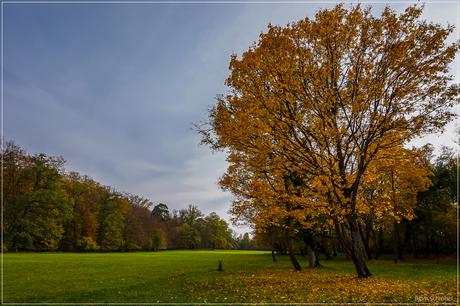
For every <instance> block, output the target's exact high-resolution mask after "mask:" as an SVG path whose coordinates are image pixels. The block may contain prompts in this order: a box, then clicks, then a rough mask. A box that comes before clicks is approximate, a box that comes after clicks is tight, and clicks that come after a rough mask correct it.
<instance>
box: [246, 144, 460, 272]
mask: <svg viewBox="0 0 460 306" xmlns="http://www.w3.org/2000/svg"><path fill="white" fill-rule="evenodd" d="M426 162H427V164H428V167H429V170H430V171H429V172H430V173H431V175H430V177H429V180H430V181H429V188H427V189H426V190H424V191H421V192H417V193H416V202H415V205H414V206H413V208H412V213H411V214H407V215H405V216H403V217H400V218H398V219H395V216H394V214H393V213H389V214H388V215H386V216H385V215H383V216H382V215H379V214H378V212H377V211H370V212H369V213H368V214H366V215H363V216H361V218H360V219H359V220H358V226H359V232H360V234H361V235H362V237H363V242H364V247H365V249H366V254H367V257H368V259H378V258H382V257H383V256H384V257H386V258H389V257H390V258H392V259H393V260H394V261H395V262H398V261H399V260H404V258H405V257H406V255H409V256H412V257H415V258H417V257H425V258H428V257H430V256H438V255H452V254H455V252H456V251H457V221H458V219H457V218H458V204H457V203H458V199H457V197H458V195H457V188H458V176H457V175H458V162H457V160H456V157H455V153H454V151H453V150H452V149H450V148H448V147H443V148H442V152H441V154H440V155H439V156H438V157H437V158H436V159H434V161H433V162H430V161H429V160H427V161H426ZM380 183H381V184H383V181H381V182H380ZM404 184H413V181H407V182H404V181H402V179H400V181H399V185H404ZM367 192H368V193H369V194H372V193H373V192H375V190H370V189H369V190H367ZM404 198H408V195H407V194H401V195H400V199H404ZM399 205H400V206H401V207H403V206H404V205H409V204H407V203H402V202H400V203H399ZM410 205H413V204H410ZM255 233H256V235H255V237H254V243H257V244H258V245H263V246H266V247H268V248H271V249H272V250H273V252H274V253H277V254H288V253H289V240H288V239H286V229H283V228H280V227H274V226H272V227H266V226H265V227H261V226H258V227H256V232H255ZM291 237H293V239H292V246H291V247H292V252H293V253H297V254H301V255H303V256H308V257H309V259H310V266H312V267H315V266H318V265H319V259H318V258H319V255H320V254H323V256H324V257H325V258H327V259H333V258H335V257H336V256H337V255H338V254H340V253H342V254H345V255H346V251H345V250H344V249H343V245H342V243H341V241H340V239H339V237H338V236H337V234H336V231H335V228H334V226H326V227H324V228H323V229H322V230H320V231H314V232H313V231H309V230H305V229H302V227H301V226H298V228H297V231H296V234H295V235H291ZM346 256H347V255H346Z"/></svg>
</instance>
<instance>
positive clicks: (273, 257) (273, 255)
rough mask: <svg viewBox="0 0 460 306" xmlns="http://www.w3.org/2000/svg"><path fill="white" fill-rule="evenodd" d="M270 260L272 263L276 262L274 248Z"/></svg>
mask: <svg viewBox="0 0 460 306" xmlns="http://www.w3.org/2000/svg"><path fill="white" fill-rule="evenodd" d="M272 260H273V262H276V257H275V249H274V248H272Z"/></svg>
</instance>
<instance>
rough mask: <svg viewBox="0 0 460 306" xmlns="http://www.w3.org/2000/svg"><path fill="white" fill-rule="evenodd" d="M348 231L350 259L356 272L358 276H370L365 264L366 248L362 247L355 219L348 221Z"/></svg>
mask: <svg viewBox="0 0 460 306" xmlns="http://www.w3.org/2000/svg"><path fill="white" fill-rule="evenodd" d="M349 224H350V232H351V244H352V248H351V254H350V256H351V259H352V260H353V263H354V264H355V268H356V272H357V273H358V277H360V278H366V277H369V276H371V272H370V271H369V269H368V268H367V265H366V258H367V254H366V249H365V248H364V244H363V241H362V237H361V234H360V233H359V230H358V227H357V225H356V221H350V222H349Z"/></svg>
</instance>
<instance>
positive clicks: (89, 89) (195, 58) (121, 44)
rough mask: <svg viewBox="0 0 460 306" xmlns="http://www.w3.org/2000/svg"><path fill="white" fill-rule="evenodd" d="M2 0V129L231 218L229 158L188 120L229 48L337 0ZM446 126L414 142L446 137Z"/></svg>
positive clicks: (445, 14)
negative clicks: (204, 143)
mask: <svg viewBox="0 0 460 306" xmlns="http://www.w3.org/2000/svg"><path fill="white" fill-rule="evenodd" d="M361 2H364V3H368V4H371V2H366V1H361ZM388 3H390V4H391V2H388ZM2 5H3V16H4V19H3V26H4V27H3V50H4V58H3V60H4V66H3V73H4V95H3V106H4V113H3V124H4V137H5V138H6V139H8V140H14V141H16V142H17V143H18V144H19V145H20V146H22V147H24V148H25V149H26V150H27V151H28V152H31V153H37V152H45V153H47V154H51V155H61V156H63V157H64V158H65V159H66V160H67V166H66V168H67V169H69V170H76V171H78V172H80V173H82V174H87V175H89V176H91V177H93V178H94V179H96V180H97V181H100V182H101V183H103V184H105V185H110V186H113V187H115V188H117V189H118V190H120V191H127V192H131V193H134V194H138V195H141V196H144V197H148V198H150V199H151V200H152V201H154V202H155V203H158V202H164V203H166V204H167V205H168V206H169V207H170V209H180V208H183V207H186V206H187V205H188V204H196V205H198V206H199V208H200V209H201V210H202V211H203V212H205V213H209V212H211V211H215V212H217V213H218V214H220V215H221V216H223V217H225V218H226V219H228V218H229V215H228V214H227V211H228V209H229V208H230V203H231V199H232V198H231V195H230V194H226V193H223V192H222V191H221V190H220V189H219V188H218V186H217V185H216V182H217V180H218V178H219V176H220V175H222V174H223V172H224V171H225V169H226V163H225V156H223V155H222V154H212V153H211V152H210V150H209V149H208V148H206V147H200V146H199V137H198V135H196V134H195V133H194V132H193V131H192V130H191V127H192V123H194V122H198V121H200V120H203V119H205V118H206V114H207V109H208V107H209V106H210V105H212V104H213V103H214V97H215V96H216V95H217V94H219V93H224V92H225V90H226V88H225V86H224V80H225V78H226V76H227V75H228V62H229V57H230V55H231V54H232V53H234V52H236V53H237V54H241V52H242V51H244V50H246V49H247V48H248V46H249V45H250V44H251V43H252V42H254V41H256V40H257V39H258V35H259V34H260V32H261V31H264V30H265V29H266V26H267V24H268V23H269V22H271V23H273V24H279V25H285V24H287V23H288V22H290V21H295V20H298V19H301V18H303V17H305V16H310V17H312V16H313V15H314V12H315V11H316V10H317V9H318V8H320V7H326V6H332V5H333V4H319V3H314V2H306V3H303V4H292V3H291V4H273V3H272V4H270V3H265V4H261V3H258V4H257V3H252V4H250V3H245V4H241V3H226V4H223V3H207V4H197V3H194V4H192V3H186V4H179V3H166V4H165V3H164V4H160V3H143V4H133V3H131V4H129V3H125V4H121V3H117V4H109V3H103V4H77V3H65V4H57V3H53V4H39V3H33V4H26V3H5V2H4V3H2ZM372 5H373V6H374V9H375V12H379V11H380V10H381V9H382V7H383V5H384V4H382V2H380V4H377V3H374V4H372ZM407 5H408V3H401V2H398V3H393V4H391V6H392V7H393V8H395V9H397V10H401V9H402V8H404V7H406V6H407ZM457 14H458V5H457V4H456V3H455V2H454V1H452V2H447V3H446V2H444V3H443V4H441V3H436V2H434V1H432V3H430V4H427V5H426V7H425V15H424V17H425V18H427V19H430V20H433V21H436V22H440V23H442V24H446V23H447V22H449V23H450V24H454V25H456V24H457V23H458V22H457V17H458V16H457ZM457 35H458V32H455V33H454V35H453V39H454V38H455V37H456V36H457ZM456 64H457V63H456ZM456 64H454V65H453V66H452V67H453V68H452V73H454V74H455V73H456V70H457V69H454V68H456V67H455V66H456ZM453 127H454V123H452V124H451V125H449V127H448V132H447V133H445V134H443V135H437V136H435V137H433V136H432V137H429V138H427V139H425V140H423V141H421V142H420V143H422V142H425V141H430V142H433V143H434V144H435V145H438V146H439V145H440V144H448V145H452V139H453V138H454V136H453V133H452V130H453Z"/></svg>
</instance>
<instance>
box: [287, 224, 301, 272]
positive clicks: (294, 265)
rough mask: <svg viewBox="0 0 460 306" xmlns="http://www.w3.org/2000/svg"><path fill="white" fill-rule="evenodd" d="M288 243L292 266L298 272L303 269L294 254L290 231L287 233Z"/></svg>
mask: <svg viewBox="0 0 460 306" xmlns="http://www.w3.org/2000/svg"><path fill="white" fill-rule="evenodd" d="M286 240H287V241H286V242H287V247H288V254H289V259H290V260H291V263H292V266H293V267H294V269H295V270H296V271H300V270H302V267H301V266H300V264H299V262H298V261H297V258H296V257H295V254H294V248H293V246H292V238H291V236H290V235H289V231H286Z"/></svg>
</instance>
